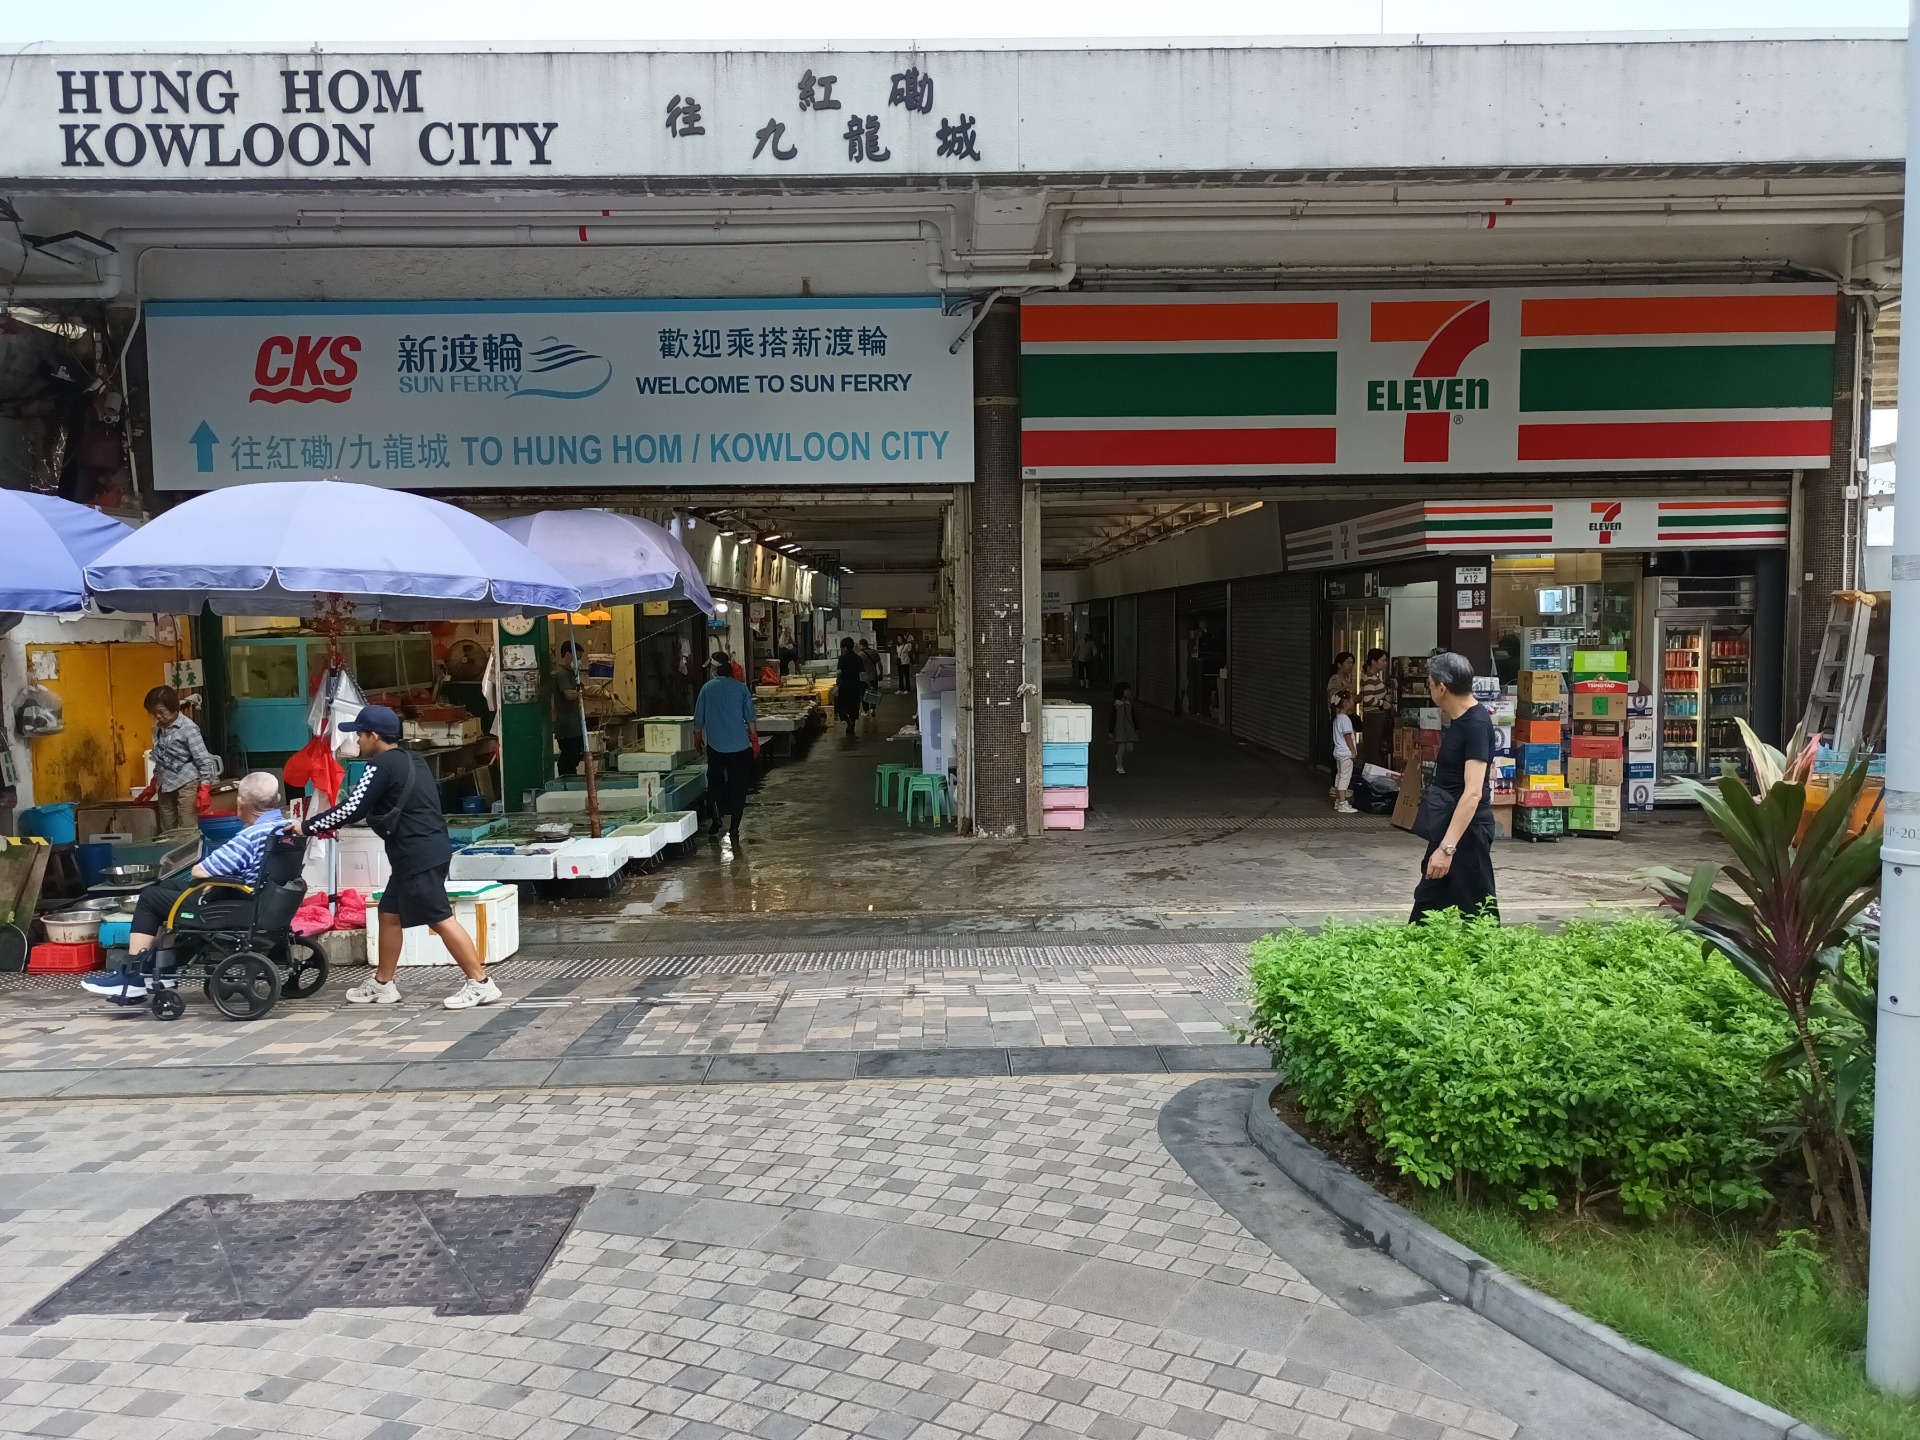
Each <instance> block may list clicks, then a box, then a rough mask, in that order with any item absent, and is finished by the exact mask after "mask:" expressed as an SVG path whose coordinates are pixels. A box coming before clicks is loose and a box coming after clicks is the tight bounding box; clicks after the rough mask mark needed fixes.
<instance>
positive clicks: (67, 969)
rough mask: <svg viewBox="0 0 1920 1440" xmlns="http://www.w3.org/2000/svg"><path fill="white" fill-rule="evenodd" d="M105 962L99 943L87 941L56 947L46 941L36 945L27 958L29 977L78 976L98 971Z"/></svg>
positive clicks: (104, 953)
mask: <svg viewBox="0 0 1920 1440" xmlns="http://www.w3.org/2000/svg"><path fill="white" fill-rule="evenodd" d="M105 960H106V952H105V951H104V950H102V949H101V948H100V945H99V942H98V941H95V940H88V941H85V942H83V943H81V944H79V945H56V944H54V943H53V942H52V941H48V942H47V943H46V944H44V945H36V946H34V947H33V949H32V951H31V952H30V953H29V954H28V956H27V973H28V974H29V975H78V974H80V973H81V972H83V971H87V970H98V969H99V968H100V966H101V965H102V963H104V962H105Z"/></svg>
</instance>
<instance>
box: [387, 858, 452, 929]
mask: <svg viewBox="0 0 1920 1440" xmlns="http://www.w3.org/2000/svg"><path fill="white" fill-rule="evenodd" d="M380 913H381V914H382V915H397V916H399V918H400V924H401V925H402V926H404V927H406V928H408V929H411V928H412V927H413V926H415V925H438V924H439V923H440V922H441V921H442V920H451V919H452V918H453V905H452V903H451V902H449V901H448V899H447V866H446V865H436V866H434V867H433V868H432V869H431V870H415V871H414V872H413V873H412V874H409V875H395V876H393V877H392V878H390V879H389V880H388V881H387V888H386V890H385V891H384V892H383V893H382V894H381V896H380Z"/></svg>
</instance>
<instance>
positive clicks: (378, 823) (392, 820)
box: [367, 750, 427, 840]
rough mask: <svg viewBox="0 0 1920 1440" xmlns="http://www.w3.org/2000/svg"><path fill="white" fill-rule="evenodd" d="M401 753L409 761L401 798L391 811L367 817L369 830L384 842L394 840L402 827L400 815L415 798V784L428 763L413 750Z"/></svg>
mask: <svg viewBox="0 0 1920 1440" xmlns="http://www.w3.org/2000/svg"><path fill="white" fill-rule="evenodd" d="M399 753H400V754H402V755H404V756H406V757H407V761H408V764H407V778H406V779H405V780H404V781H402V782H401V785H400V795H399V798H397V799H396V800H395V801H394V802H393V808H392V809H391V810H387V811H384V812H382V813H381V814H379V815H369V816H368V817H367V828H368V829H369V830H371V831H373V833H374V834H376V835H378V836H379V837H380V838H381V839H382V840H391V839H393V832H394V831H395V830H397V829H398V828H399V826H400V813H401V811H403V810H404V809H406V805H407V801H408V800H410V799H412V798H413V786H414V782H415V781H417V780H418V779H419V778H420V771H421V770H422V768H424V767H425V765H426V763H427V762H426V761H424V760H422V759H421V758H420V757H419V756H418V755H416V754H414V753H413V752H412V751H411V750H402V751H400V752H399Z"/></svg>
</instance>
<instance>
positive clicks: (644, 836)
mask: <svg viewBox="0 0 1920 1440" xmlns="http://www.w3.org/2000/svg"><path fill="white" fill-rule="evenodd" d="M607 838H608V839H610V840H618V841H620V842H622V843H623V844H624V845H625V846H626V847H627V860H628V862H629V863H631V862H632V861H635V860H646V859H649V858H651V857H652V856H655V855H658V854H659V853H660V852H661V851H662V850H664V849H666V848H667V836H666V827H665V826H662V825H656V824H655V823H654V822H653V821H651V820H641V821H638V822H637V823H635V824H632V825H622V826H621V827H620V828H619V829H618V830H615V831H614V832H613V833H612V834H611V835H610V836H608V837H607Z"/></svg>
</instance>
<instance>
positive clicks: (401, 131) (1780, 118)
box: [0, 36, 1903, 188]
mask: <svg viewBox="0 0 1920 1440" xmlns="http://www.w3.org/2000/svg"><path fill="white" fill-rule="evenodd" d="M1901 56H1902V46H1901V43H1900V41H1899V40H1898V39H1897V38H1896V37H1894V36H1884V37H1882V36H1851V37H1839V38H1833V39H1756V40H1676V41H1670V42H1662V43H1650V42H1637V43H1636V42H1607V41H1574V42H1572V43H1562V44H1547V43H1528V44H1475V43H1470V42H1468V43H1445V42H1441V43H1431V42H1420V43H1411V42H1408V41H1382V42H1380V43H1378V44H1368V45H1355V44H1295V45H1261V46H1253V45H1188V46H1184V47H1181V46H1172V45H1159V46H1144V45H1143V46H1139V47H1135V48H1112V49H1078V48H1058V49H1050V50H1049V49H1033V50H957V49H956V50H935V51H921V50H901V51H877V50H869V51H861V50H823V51H802V50H790V51H789V50H781V51H764V50H763V51H731V52H724V53H716V52H665V51H663V52H657V53H656V52H641V53H636V52H631V51H617V50H605V51H594V50H560V51H554V52H551V53H539V54H506V53H497V52H494V53H482V54H446V53H439V54H436V53H432V52H427V53H418V52H416V53H411V54H377V53H375V54H354V53H335V54H328V53H322V52H320V51H319V50H318V49H317V48H316V49H315V50H314V51H311V52H291V53H281V54H238V53H205V54H193V53H181V54H175V55H168V54H164V53H160V52H152V53H145V52H142V53H133V54H121V55H112V54H83V53H60V52H57V51H54V52H49V51H48V50H46V49H44V48H40V47H35V48H34V49H32V50H30V51H26V52H24V53H16V54H13V55H11V56H0V135H4V136H5V137H6V142H7V143H6V147H5V154H4V156H0V167H4V173H3V174H0V178H7V179H12V180H29V181H33V180H38V181H51V182H57V183H61V184H64V185H68V186H73V187H78V188H96V187H101V186H107V187H111V186H115V185H120V184H126V183H132V184H135V185H150V184H153V183H155V182H162V183H168V184H178V183H181V182H183V181H184V182H189V183H193V184H215V185H221V186H234V187H244V186H247V185H250V184H251V185H259V184H261V183H262V182H266V181H277V182H280V183H286V182H295V183H297V184H302V185H320V184H324V183H325V182H328V181H334V182H338V181H350V182H354V183H366V182H369V181H381V180H408V181H431V182H436V183H453V184H467V185H474V186H524V185H527V184H531V183H540V184H550V183H553V182H556V181H566V180H577V179H590V178H616V177H640V176H647V177H654V176H658V177H673V176H681V177H710V176H738V177H745V176H757V177H764V178H778V179H781V180H786V179H790V178H792V177H795V176H838V177H842V178H847V179H855V178H860V179H869V180H883V179H884V177H899V176H903V175H912V176H941V177H946V178H948V179H952V178H954V177H960V178H962V179H964V180H971V179H973V178H975V177H978V176H981V175H1064V174H1101V173H1111V172H1129V173H1136V174H1138V173H1178V172H1189V171H1201V172H1232V171H1246V170H1252V171H1260V170H1282V171H1290V170H1296V169H1324V168H1340V169H1362V170H1364V169H1378V170H1420V169H1459V168H1461V167H1484V166H1507V165H1568V166H1594V165H1604V166H1621V165H1644V164H1652V165H1659V166H1674V165H1698V164H1710V165H1743V164H1757V165H1788V164H1806V163H1860V162H1883V161H1890V160H1892V161H1897V160H1898V159H1899V158H1900V156H1901V153H1902V128H1901V126H1902V115H1903V108H1902V82H1901V75H1902V59H1901ZM1842 94H1843V95H1845V97H1846V103H1845V104H1843V105H1842V104H1835V103H1833V102H1834V97H1835V96H1836V95H1842ZM1244 178H1246V179H1249V180H1257V179H1262V178H1265V177H1262V176H1259V175H1257V174H1256V175H1249V176H1246V177H1244Z"/></svg>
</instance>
